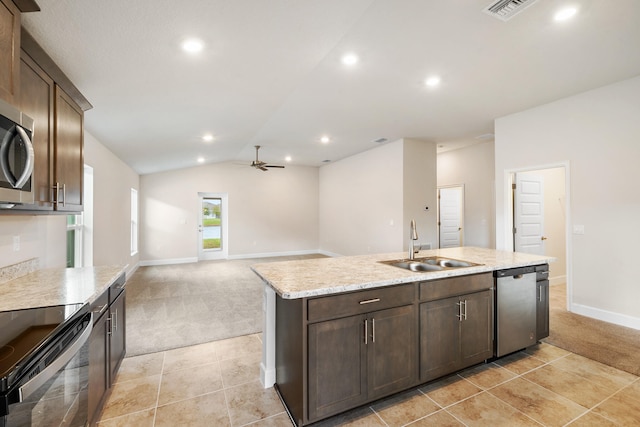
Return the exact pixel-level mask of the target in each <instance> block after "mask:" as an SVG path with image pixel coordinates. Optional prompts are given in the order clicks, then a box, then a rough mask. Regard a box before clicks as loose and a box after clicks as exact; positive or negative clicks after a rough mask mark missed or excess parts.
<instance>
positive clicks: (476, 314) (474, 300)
mask: <svg viewBox="0 0 640 427" xmlns="http://www.w3.org/2000/svg"><path fill="white" fill-rule="evenodd" d="M460 300H461V301H462V302H463V304H464V305H463V313H464V319H463V321H462V322H461V324H460V327H461V329H460V351H461V366H460V369H461V368H466V367H467V366H471V365H475V364H476V363H480V362H482V361H484V360H486V359H489V358H491V356H493V293H492V292H491V291H484V292H477V293H474V294H468V295H464V296H462V297H460Z"/></svg>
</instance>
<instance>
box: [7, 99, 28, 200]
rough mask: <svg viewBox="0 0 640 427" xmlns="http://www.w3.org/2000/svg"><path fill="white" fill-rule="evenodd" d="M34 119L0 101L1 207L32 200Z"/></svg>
mask: <svg viewBox="0 0 640 427" xmlns="http://www.w3.org/2000/svg"><path fill="white" fill-rule="evenodd" d="M32 134H33V120H32V119H31V118H29V117H28V116H26V115H24V114H22V113H21V112H20V111H19V110H17V109H15V108H14V107H12V106H11V105H10V104H7V103H6V102H4V101H2V100H0V208H11V207H13V206H14V205H15V204H17V203H19V204H24V203H33V202H34V198H35V191H34V185H33V176H32V175H33V165H34V151H33V145H32V143H31V138H32Z"/></svg>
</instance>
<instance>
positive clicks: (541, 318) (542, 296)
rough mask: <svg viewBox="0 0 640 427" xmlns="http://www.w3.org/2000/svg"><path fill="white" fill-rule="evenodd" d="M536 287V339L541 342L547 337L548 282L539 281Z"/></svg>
mask: <svg viewBox="0 0 640 427" xmlns="http://www.w3.org/2000/svg"><path fill="white" fill-rule="evenodd" d="M536 285H537V286H536V288H537V289H536V290H537V292H538V294H537V295H538V302H537V307H536V308H537V309H536V339H537V340H541V339H543V338H546V337H548V336H549V281H548V280H541V281H539V282H537V283H536Z"/></svg>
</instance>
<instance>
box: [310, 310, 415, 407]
mask: <svg viewBox="0 0 640 427" xmlns="http://www.w3.org/2000/svg"><path fill="white" fill-rule="evenodd" d="M308 340H309V348H308V352H309V353H308V354H309V356H308V357H309V419H310V420H315V419H320V418H323V417H326V416H329V415H332V414H336V413H339V412H342V411H344V410H347V409H350V408H353V407H355V406H358V405H360V404H362V403H364V402H367V401H371V400H374V399H377V398H378V397H382V396H386V395H389V394H392V393H394V392H397V391H400V390H404V389H405V388H407V387H409V386H410V385H412V384H413V383H414V382H415V380H416V332H415V312H414V306H413V305H407V306H403V307H397V308H391V309H387V310H380V311H376V312H372V313H367V314H364V315H358V316H351V317H346V318H342V319H335V320H328V321H324V322H319V323H314V324H311V325H309V332H308Z"/></svg>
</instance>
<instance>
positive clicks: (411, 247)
mask: <svg viewBox="0 0 640 427" xmlns="http://www.w3.org/2000/svg"><path fill="white" fill-rule="evenodd" d="M409 232H410V233H409V259H410V260H413V259H414V258H415V254H416V251H415V248H414V245H413V244H414V242H415V241H416V240H418V232H417V231H416V220H415V219H412V220H411V228H410V230H409Z"/></svg>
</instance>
